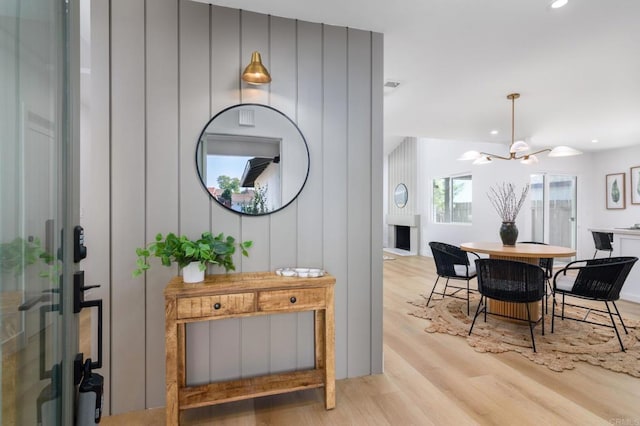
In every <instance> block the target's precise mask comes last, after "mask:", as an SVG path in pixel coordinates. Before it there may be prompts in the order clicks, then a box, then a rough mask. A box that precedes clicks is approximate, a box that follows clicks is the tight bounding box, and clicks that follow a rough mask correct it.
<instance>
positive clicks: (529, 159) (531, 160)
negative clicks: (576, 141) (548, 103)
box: [458, 93, 582, 164]
mask: <svg viewBox="0 0 640 426" xmlns="http://www.w3.org/2000/svg"><path fill="white" fill-rule="evenodd" d="M519 97H520V94H519V93H510V94H508V95H507V99H509V100H510V101H511V145H509V156H508V157H506V156H503V155H497V154H490V153H488V152H478V151H467V152H465V153H464V154H462V156H461V157H460V158H458V160H473V164H489V163H491V162H492V161H493V159H498V160H520V162H521V163H522V164H535V163H537V162H538V157H536V155H538V154H542V153H543V152H548V153H549V154H548V156H549V157H570V156H572V155H579V154H582V152H580V151H578V150H576V149H573V148H571V147H568V146H557V147H555V148H553V149H551V148H545V149H541V150H539V151H535V152H531V153H529V152H528V151H529V149H530V148H529V144H527V143H526V142H525V141H516V140H515V102H516V99H518V98H519Z"/></svg>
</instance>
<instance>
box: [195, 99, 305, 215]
mask: <svg viewBox="0 0 640 426" xmlns="http://www.w3.org/2000/svg"><path fill="white" fill-rule="evenodd" d="M196 167H197V170H198V175H199V176H200V182H201V183H202V185H203V186H204V188H205V189H206V191H207V192H208V193H209V195H210V196H211V197H212V198H213V199H214V200H216V201H217V202H218V203H219V204H220V205H222V206H224V207H225V208H227V209H229V210H232V211H234V212H237V213H241V214H246V215H263V214H269V213H272V212H275V211H277V210H280V209H282V208H284V207H286V206H287V205H288V204H290V203H291V202H292V201H293V200H294V199H295V198H296V197H297V196H298V194H299V193H300V191H301V190H302V187H303V186H304V184H305V182H306V180H307V176H308V174H309V149H308V147H307V142H306V140H305V139H304V136H303V135H302V132H300V129H299V128H298V126H296V125H295V123H294V122H293V121H292V120H291V119H290V118H289V117H287V116H286V115H284V114H283V113H282V112H280V111H278V110H276V109H275V108H272V107H269V106H267V105H260V104H239V105H234V106H232V107H229V108H227V109H225V110H223V111H221V112H220V113H218V114H217V115H216V116H214V117H213V118H212V119H211V120H210V121H209V122H208V123H207V125H206V126H205V127H204V129H203V130H202V133H201V134H200V138H199V140H198V146H197V148H196Z"/></svg>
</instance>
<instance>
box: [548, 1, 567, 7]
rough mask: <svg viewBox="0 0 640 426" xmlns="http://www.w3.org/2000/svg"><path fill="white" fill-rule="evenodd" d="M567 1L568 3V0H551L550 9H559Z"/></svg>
mask: <svg viewBox="0 0 640 426" xmlns="http://www.w3.org/2000/svg"><path fill="white" fill-rule="evenodd" d="M567 3H569V0H553V1H552V2H551V8H552V9H559V8H561V7H562V6H565V5H566V4H567Z"/></svg>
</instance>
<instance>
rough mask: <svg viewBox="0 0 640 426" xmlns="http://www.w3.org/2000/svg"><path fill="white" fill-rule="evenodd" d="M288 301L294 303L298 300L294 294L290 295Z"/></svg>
mask: <svg viewBox="0 0 640 426" xmlns="http://www.w3.org/2000/svg"><path fill="white" fill-rule="evenodd" d="M289 301H290V302H291V303H296V302H297V301H298V299H296V297H295V296H291V299H289Z"/></svg>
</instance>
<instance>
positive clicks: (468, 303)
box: [467, 278, 470, 316]
mask: <svg viewBox="0 0 640 426" xmlns="http://www.w3.org/2000/svg"><path fill="white" fill-rule="evenodd" d="M469 309H470V302H469V278H467V316H469Z"/></svg>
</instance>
